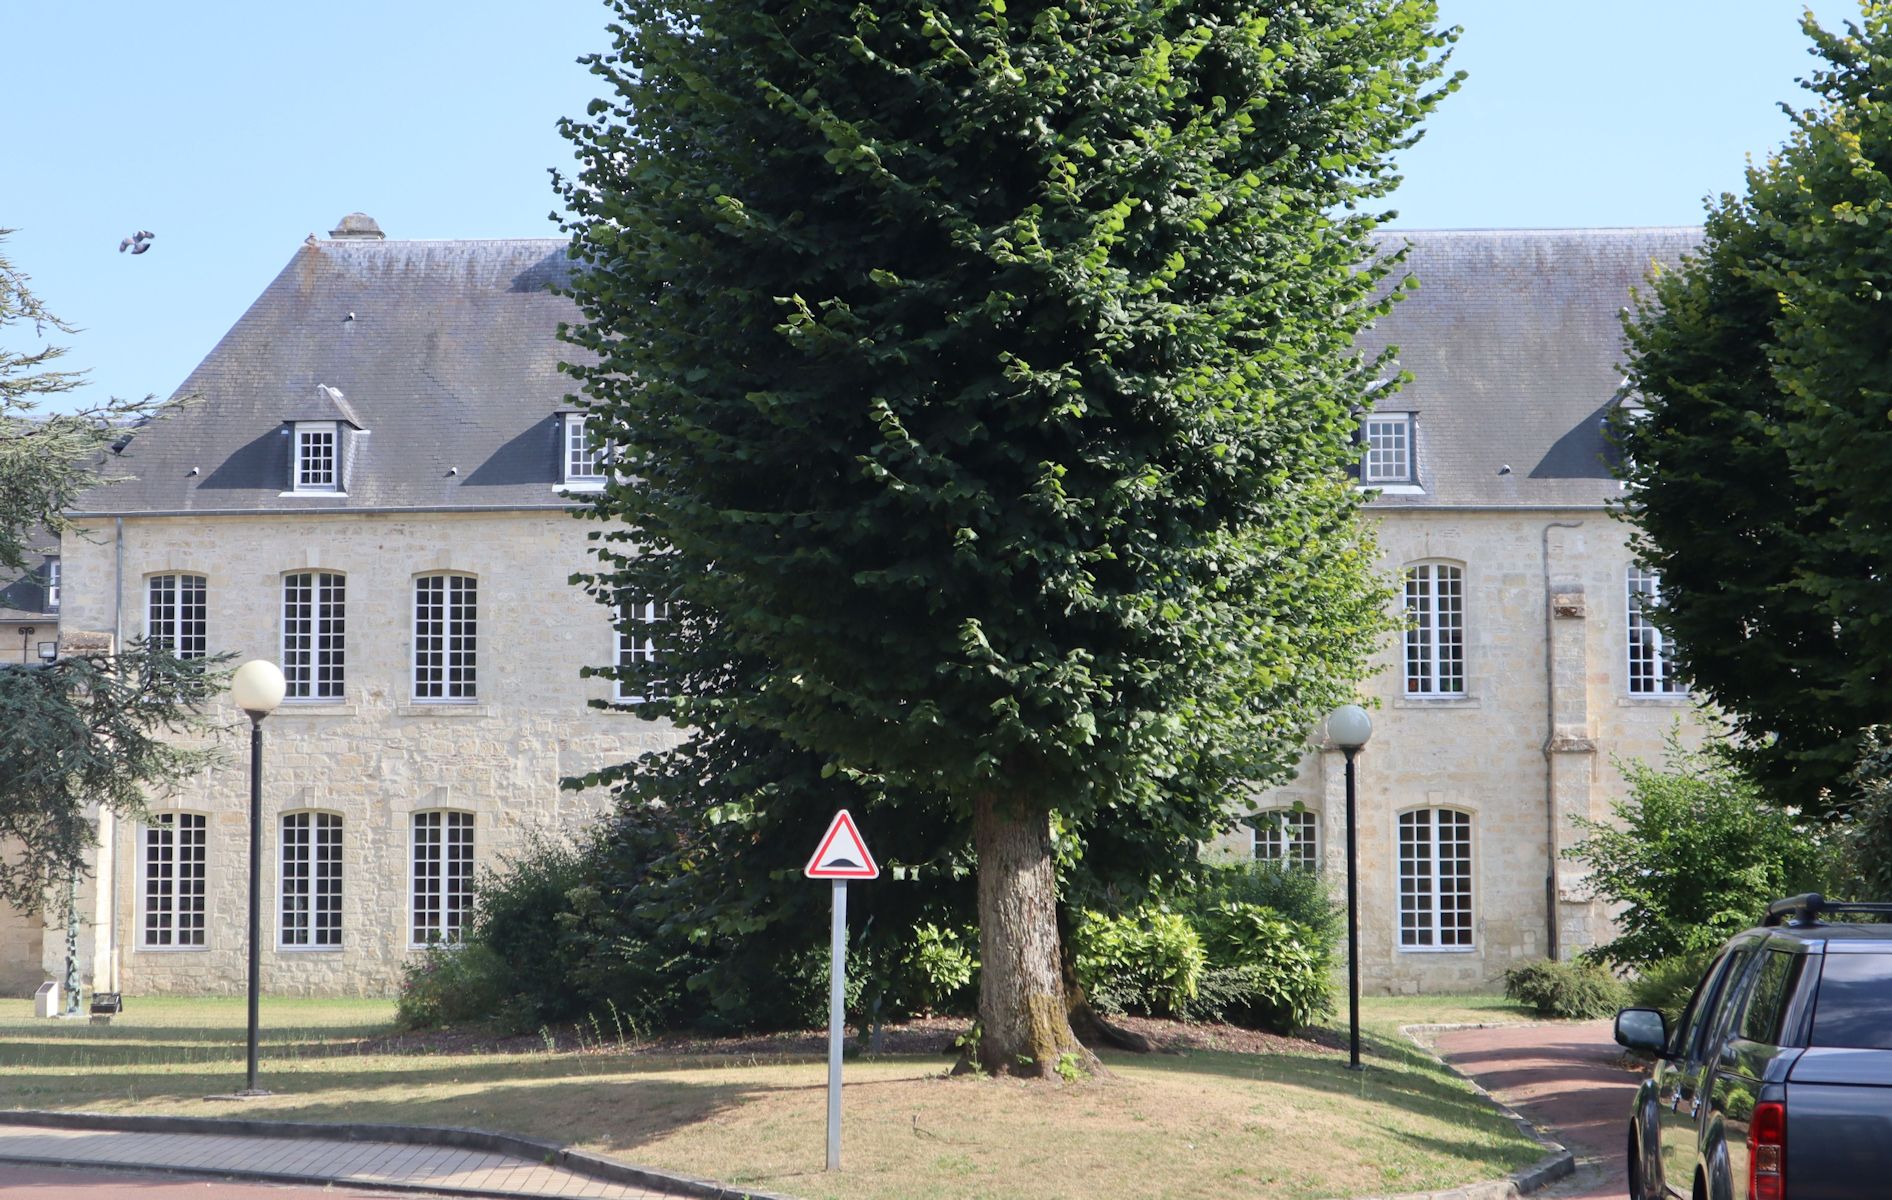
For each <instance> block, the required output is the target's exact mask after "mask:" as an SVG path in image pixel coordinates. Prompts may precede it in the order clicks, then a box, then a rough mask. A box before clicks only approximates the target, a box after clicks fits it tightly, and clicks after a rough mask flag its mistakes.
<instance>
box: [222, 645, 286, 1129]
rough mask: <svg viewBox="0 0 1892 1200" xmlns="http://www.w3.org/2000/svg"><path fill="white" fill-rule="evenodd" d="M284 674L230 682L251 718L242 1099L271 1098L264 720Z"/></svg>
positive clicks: (261, 671) (247, 671)
mask: <svg viewBox="0 0 1892 1200" xmlns="http://www.w3.org/2000/svg"><path fill="white" fill-rule="evenodd" d="M284 690H285V688H284V684H283V677H282V672H281V671H280V670H278V669H277V667H276V664H275V663H273V662H268V661H265V660H264V659H260V658H257V659H251V660H250V661H249V662H246V663H244V664H243V665H242V666H240V667H238V668H237V669H236V674H235V675H234V676H232V677H231V679H230V698H231V699H232V700H235V701H236V706H237V707H238V708H240V709H242V710H243V711H244V712H246V713H248V714H249V718H250V1057H249V1082H248V1084H246V1085H245V1086H244V1088H243V1090H242V1091H240V1092H238V1093H237V1095H239V1096H267V1095H269V1093H268V1092H266V1091H264V1090H262V1089H261V1088H259V1087H257V1086H256V1018H257V976H258V974H259V971H260V968H261V965H262V938H261V933H260V931H259V929H258V926H260V925H261V923H262V921H261V916H260V913H259V910H258V903H259V895H260V893H261V892H262V871H263V718H264V717H267V716H268V715H269V714H270V713H272V712H275V711H276V706H277V705H278V704H281V703H282V698H283V692H284Z"/></svg>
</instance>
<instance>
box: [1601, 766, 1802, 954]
mask: <svg viewBox="0 0 1892 1200" xmlns="http://www.w3.org/2000/svg"><path fill="white" fill-rule="evenodd" d="M1623 774H1624V775H1625V777H1626V778H1627V779H1628V781H1629V792H1630V795H1629V799H1627V800H1625V801H1623V802H1621V803H1618V804H1616V805H1614V806H1613V809H1614V813H1615V820H1614V821H1613V822H1611V823H1607V824H1603V823H1597V822H1591V821H1581V822H1580V824H1581V825H1582V827H1583V829H1584V832H1585V833H1586V835H1587V836H1586V837H1585V839H1584V841H1583V842H1582V843H1580V844H1579V845H1577V846H1575V847H1573V848H1571V849H1570V850H1568V851H1566V852H1565V854H1566V856H1567V857H1570V858H1573V859H1576V860H1578V861H1580V862H1582V863H1584V864H1586V865H1587V866H1588V867H1589V868H1590V887H1591V889H1592V892H1593V894H1594V895H1595V896H1596V897H1597V898H1599V899H1603V900H1607V901H1609V902H1610V904H1611V905H1612V906H1616V907H1618V908H1619V910H1620V914H1621V915H1620V916H1619V917H1618V918H1617V925H1618V928H1619V929H1620V930H1621V932H1620V933H1619V934H1618V936H1617V937H1616V938H1615V939H1614V940H1613V941H1610V942H1608V943H1605V944H1604V945H1601V946H1598V947H1596V948H1595V949H1593V950H1590V951H1587V952H1586V953H1585V955H1584V957H1585V958H1587V959H1590V960H1592V961H1595V962H1607V963H1612V964H1615V965H1618V966H1631V967H1644V966H1648V965H1650V964H1653V963H1656V962H1659V961H1661V960H1662V959H1665V958H1671V957H1674V956H1676V955H1684V954H1695V953H1699V952H1702V951H1708V950H1713V949H1715V948H1717V947H1719V946H1720V945H1721V944H1722V943H1723V942H1725V941H1727V940H1728V938H1730V937H1732V936H1733V935H1734V934H1737V933H1739V932H1740V931H1741V930H1743V929H1746V928H1748V927H1749V926H1751V925H1754V924H1755V923H1757V922H1758V921H1759V920H1760V918H1761V914H1762V913H1764V912H1765V911H1766V909H1767V905H1768V903H1769V902H1770V901H1773V900H1777V899H1779V898H1780V897H1782V896H1791V895H1794V894H1796V893H1798V892H1805V891H1812V890H1815V889H1817V887H1818V886H1819V884H1820V881H1821V877H1822V876H1823V874H1824V873H1825V871H1826V861H1825V855H1824V851H1823V849H1822V847H1821V846H1820V844H1819V842H1818V841H1817V839H1813V838H1810V837H1808V836H1807V831H1805V830H1804V829H1802V828H1801V827H1800V825H1799V823H1798V822H1797V820H1796V818H1795V817H1794V816H1793V815H1792V814H1790V813H1788V812H1786V811H1784V810H1782V809H1781V808H1779V807H1778V806H1777V805H1775V804H1774V803H1772V802H1771V801H1769V800H1767V799H1766V798H1765V797H1763V796H1762V795H1761V793H1760V791H1759V789H1758V788H1756V787H1755V785H1754V783H1753V782H1752V781H1751V780H1750V779H1748V778H1747V777H1746V776H1745V775H1743V774H1742V773H1741V772H1740V771H1739V770H1738V769H1737V768H1736V767H1734V766H1733V765H1732V764H1731V763H1730V762H1729V760H1728V757H1727V755H1726V754H1725V753H1721V752H1717V751H1716V750H1715V749H1714V748H1712V747H1711V748H1710V749H1707V750H1699V751H1691V750H1684V749H1683V748H1682V747H1681V746H1680V745H1679V744H1678V743H1677V742H1676V741H1675V740H1674V738H1673V737H1671V738H1670V741H1669V746H1668V750H1667V753H1666V755H1665V757H1664V761H1663V764H1662V767H1661V768H1660V769H1657V768H1655V767H1652V766H1649V765H1648V764H1646V763H1641V762H1631V763H1626V764H1623Z"/></svg>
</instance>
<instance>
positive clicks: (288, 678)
mask: <svg viewBox="0 0 1892 1200" xmlns="http://www.w3.org/2000/svg"><path fill="white" fill-rule="evenodd" d="M347 589H348V581H347V579H346V578H345V577H343V576H341V575H338V574H335V573H333V572H329V571H293V572H291V573H289V574H287V575H284V576H283V577H282V674H283V683H284V686H285V691H284V695H285V696H286V697H287V698H289V699H291V700H340V699H341V698H342V689H343V685H344V682H345V679H344V673H345V667H346V653H347V620H348V604H347V600H348V590H347Z"/></svg>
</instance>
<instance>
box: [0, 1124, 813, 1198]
mask: <svg viewBox="0 0 1892 1200" xmlns="http://www.w3.org/2000/svg"><path fill="white" fill-rule="evenodd" d="M0 1125H24V1126H31V1127H36V1128H42V1129H92V1130H101V1131H106V1132H118V1133H197V1134H223V1135H225V1136H235V1137H277V1138H311V1139H319V1140H322V1141H331V1142H395V1143H400V1144H407V1145H423V1146H449V1147H452V1148H454V1149H457V1150H486V1151H490V1152H492V1153H495V1154H507V1155H511V1156H513V1157H515V1158H522V1159H525V1160H526V1161H528V1162H537V1163H543V1164H544V1165H546V1166H550V1167H559V1168H561V1169H563V1170H567V1171H570V1172H572V1173H573V1174H575V1175H584V1176H587V1177H589V1178H592V1179H599V1180H603V1181H605V1182H607V1183H621V1184H625V1185H627V1186H630V1187H641V1188H646V1189H648V1190H650V1191H654V1192H663V1193H666V1194H669V1195H672V1196H691V1197H700V1198H701V1200H790V1198H789V1197H786V1196H781V1195H777V1194H775V1193H772V1192H752V1191H747V1190H745V1189H742V1188H732V1187H728V1186H726V1185H724V1184H720V1183H715V1182H713V1181H711V1180H707V1179H693V1178H691V1177H689V1176H687V1175H672V1174H670V1173H668V1172H666V1171H656V1170H652V1169H651V1168H649V1167H634V1166H632V1165H630V1164H629V1163H621V1162H618V1161H617V1160H616V1159H612V1158H606V1157H604V1156H603V1155H601V1154H591V1153H589V1152H587V1151H584V1150H571V1149H568V1148H566V1147H564V1146H561V1145H559V1144H558V1143H556V1142H542V1141H539V1140H538V1139H536V1138H528V1137H521V1136H519V1135H518V1134H513V1133H494V1132H492V1131H491V1130H486V1129H464V1128H455V1127H451V1126H427V1125H370V1124H364V1123H360V1122H352V1121H350V1122H341V1123H338V1124H334V1125H327V1124H320V1123H317V1122H313V1121H258V1120H248V1119H245V1118H242V1117H140V1116H132V1115H128V1114H127V1115H121V1114H117V1113H88V1112H48V1111H45V1110H43V1109H0ZM6 1161H15V1162H38V1163H43V1162H48V1161H51V1160H48V1159H43V1158H26V1157H20V1158H6ZM72 1165H78V1166H98V1165H100V1164H97V1163H75V1164H72ZM119 1169H132V1170H154V1171H167V1172H171V1173H176V1174H194V1175H200V1176H201V1175H217V1176H222V1177H225V1178H237V1179H257V1180H263V1181H265V1182H271V1183H341V1184H347V1185H349V1186H350V1187H371V1188H380V1189H383V1190H386V1191H405V1192H432V1193H434V1194H437V1195H458V1196H508V1197H510V1196H518V1195H522V1194H525V1193H519V1192H499V1191H486V1190H481V1189H469V1188H453V1187H447V1186H430V1185H421V1184H399V1183H387V1182H384V1181H382V1180H378V1179H356V1178H353V1177H339V1176H333V1175H307V1174H296V1175H289V1174H283V1173H281V1172H269V1171H234V1170H229V1169H219V1170H215V1171H205V1170H195V1169H192V1168H190V1167H179V1166H174V1165H173V1166H162V1165H158V1164H140V1165H136V1166H125V1165H120V1166H119ZM534 1194H535V1195H536V1193H534Z"/></svg>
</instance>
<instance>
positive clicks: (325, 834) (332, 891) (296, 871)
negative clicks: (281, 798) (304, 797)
mask: <svg viewBox="0 0 1892 1200" xmlns="http://www.w3.org/2000/svg"><path fill="white" fill-rule="evenodd" d="M281 913H282V920H281V924H280V925H278V927H277V940H278V943H279V944H281V945H283V946H298V947H303V946H306V947H316V948H320V947H325V946H339V945H341V944H342V819H341V817H339V816H337V815H336V814H335V813H327V812H293V813H285V814H283V819H282V909H281Z"/></svg>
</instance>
